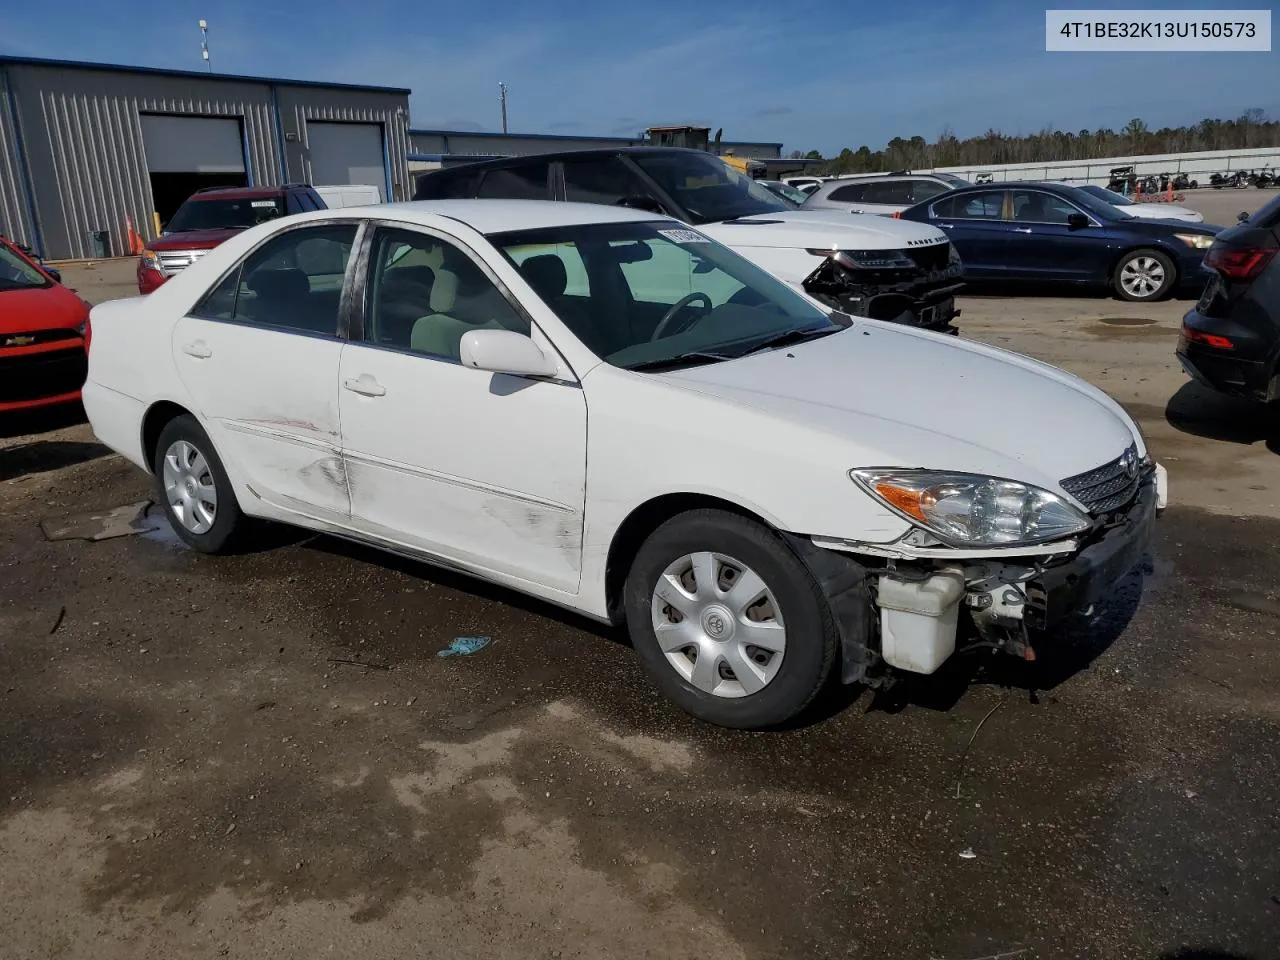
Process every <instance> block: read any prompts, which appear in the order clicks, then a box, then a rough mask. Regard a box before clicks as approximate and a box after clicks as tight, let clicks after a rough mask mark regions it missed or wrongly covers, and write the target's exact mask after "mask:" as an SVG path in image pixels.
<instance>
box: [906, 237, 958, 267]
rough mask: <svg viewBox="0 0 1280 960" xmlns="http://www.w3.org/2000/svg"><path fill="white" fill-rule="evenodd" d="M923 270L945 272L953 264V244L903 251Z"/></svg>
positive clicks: (940, 244)
mask: <svg viewBox="0 0 1280 960" xmlns="http://www.w3.org/2000/svg"><path fill="white" fill-rule="evenodd" d="M903 253H905V254H906V255H907V256H908V257H910V258H911V259H912V260H913V261H915V264H916V266H917V267H919V268H920V269H921V270H927V271H929V272H931V273H932V272H933V271H934V270H945V269H946V268H947V265H948V264H949V263H950V262H951V244H949V243H935V244H934V245H933V246H930V247H908V248H907V249H906V250H904V251H903Z"/></svg>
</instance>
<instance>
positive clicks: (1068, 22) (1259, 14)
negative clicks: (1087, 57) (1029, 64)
mask: <svg viewBox="0 0 1280 960" xmlns="http://www.w3.org/2000/svg"><path fill="white" fill-rule="evenodd" d="M1044 43H1045V46H1044V48H1045V49H1046V50H1051V51H1057V52H1063V51H1070V52H1079V53H1099V52H1102V53H1106V52H1114V53H1122V52H1133V51H1146V52H1167V53H1172V52H1178V51H1188V50H1189V51H1197V50H1199V51H1228V52H1229V51H1254V52H1264V53H1268V52H1270V50H1271V11H1270V10H1046V11H1045V34H1044Z"/></svg>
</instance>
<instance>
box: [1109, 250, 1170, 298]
mask: <svg viewBox="0 0 1280 960" xmlns="http://www.w3.org/2000/svg"><path fill="white" fill-rule="evenodd" d="M1176 280H1177V271H1176V270H1175V269H1174V266H1173V261H1172V260H1170V259H1169V257H1168V256H1166V255H1165V254H1163V253H1161V252H1160V251H1159V250H1134V251H1132V252H1130V253H1126V254H1125V255H1124V257H1123V258H1121V260H1120V262H1119V263H1118V264H1116V269H1115V273H1114V274H1113V276H1112V278H1111V282H1112V286H1113V287H1114V288H1115V291H1116V294H1117V295H1118V296H1119V297H1120V299H1122V300H1134V301H1138V302H1142V303H1147V302H1150V301H1152V300H1159V299H1161V298H1162V297H1164V296H1166V295H1167V294H1168V293H1169V291H1170V290H1172V289H1173V284H1174V282H1175V281H1176Z"/></svg>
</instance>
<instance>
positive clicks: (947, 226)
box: [938, 223, 955, 230]
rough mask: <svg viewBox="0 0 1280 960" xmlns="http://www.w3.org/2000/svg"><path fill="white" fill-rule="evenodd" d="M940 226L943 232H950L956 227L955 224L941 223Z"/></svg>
mask: <svg viewBox="0 0 1280 960" xmlns="http://www.w3.org/2000/svg"><path fill="white" fill-rule="evenodd" d="M938 226H940V227H941V228H942V229H943V230H950V229H951V228H952V227H954V226H955V224H954V223H940V224H938Z"/></svg>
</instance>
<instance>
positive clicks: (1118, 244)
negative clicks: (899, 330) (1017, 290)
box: [899, 182, 1223, 302]
mask: <svg viewBox="0 0 1280 960" xmlns="http://www.w3.org/2000/svg"><path fill="white" fill-rule="evenodd" d="M899 216H901V217H902V218H903V219H904V220H917V221H920V222H922V223H932V224H935V225H936V226H938V227H941V228H942V229H943V230H944V231H945V232H946V234H947V235H948V236H949V237H950V238H951V242H952V243H953V244H954V245H955V247H956V250H957V252H958V253H959V254H960V259H961V260H963V261H964V267H965V271H964V272H965V278H966V279H970V280H992V281H1035V282H1039V283H1044V282H1051V283H1057V282H1062V283H1070V284H1077V285H1089V286H1103V287H1109V288H1111V289H1112V290H1114V291H1115V293H1116V294H1117V295H1118V296H1119V297H1121V298H1122V299H1124V300H1137V301H1143V302H1148V301H1152V300H1159V299H1161V298H1163V297H1167V296H1169V295H1171V294H1172V293H1174V292H1176V291H1187V292H1192V291H1196V292H1198V291H1199V290H1201V289H1203V288H1204V285H1205V282H1206V281H1207V280H1208V279H1209V276H1210V274H1209V272H1208V271H1207V270H1205V268H1204V267H1203V266H1202V265H1201V260H1202V259H1203V258H1204V254H1205V251H1206V250H1207V249H1208V248H1209V246H1210V245H1211V244H1212V243H1213V238H1214V236H1215V235H1216V234H1217V233H1218V232H1219V231H1220V230H1222V229H1223V228H1222V227H1215V226H1211V225H1209V224H1201V223H1178V222H1173V221H1160V220H1139V219H1137V218H1136V217H1127V216H1125V215H1124V214H1123V213H1121V212H1120V211H1119V210H1117V209H1116V208H1115V207H1113V206H1111V205H1110V204H1108V203H1103V202H1102V201H1101V200H1098V199H1097V198H1096V197H1093V196H1091V195H1089V194H1088V193H1086V192H1085V191H1083V190H1078V189H1076V188H1075V187H1071V186H1067V185H1065V184H1061V183H1039V182H1020V183H996V184H989V183H988V184H981V185H978V186H972V187H961V188H960V189H958V190H952V191H951V192H950V193H944V194H942V195H941V196H938V197H934V198H932V199H931V200H926V201H924V202H923V203H918V204H916V205H915V206H914V207H910V208H908V209H906V210H904V211H902V213H901V214H899Z"/></svg>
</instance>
